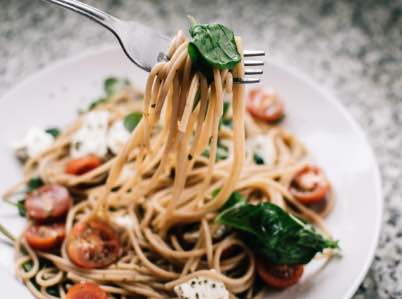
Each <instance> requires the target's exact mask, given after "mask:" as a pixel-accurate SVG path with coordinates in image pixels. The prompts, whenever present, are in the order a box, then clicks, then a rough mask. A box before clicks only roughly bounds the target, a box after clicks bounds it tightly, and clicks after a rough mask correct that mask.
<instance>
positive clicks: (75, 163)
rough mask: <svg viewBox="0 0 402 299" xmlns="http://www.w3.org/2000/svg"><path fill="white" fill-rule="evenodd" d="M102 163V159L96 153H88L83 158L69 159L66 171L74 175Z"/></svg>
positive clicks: (85, 171)
mask: <svg viewBox="0 0 402 299" xmlns="http://www.w3.org/2000/svg"><path fill="white" fill-rule="evenodd" d="M100 165H102V160H101V159H100V158H98V157H97V156H95V155H88V156H85V157H82V158H78V159H73V160H70V161H68V163H67V165H66V168H65V172H66V173H68V174H72V175H81V174H84V173H87V172H89V171H91V170H93V169H95V168H97V167H98V166H100Z"/></svg>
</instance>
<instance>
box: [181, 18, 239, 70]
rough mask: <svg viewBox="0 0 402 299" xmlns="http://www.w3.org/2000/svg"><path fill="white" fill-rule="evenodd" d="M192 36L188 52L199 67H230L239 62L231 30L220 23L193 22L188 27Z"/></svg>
mask: <svg viewBox="0 0 402 299" xmlns="http://www.w3.org/2000/svg"><path fill="white" fill-rule="evenodd" d="M189 32H190V35H191V37H192V40H191V42H190V43H189V46H188V53H189V55H190V58H191V59H192V61H193V63H195V65H196V66H198V67H200V68H205V67H206V66H208V65H209V66H210V67H215V68H218V69H221V70H222V69H232V68H233V67H234V66H235V65H236V64H237V63H239V62H240V60H241V56H240V53H239V52H238V50H237V46H236V41H235V38H234V34H233V32H232V31H231V30H230V29H229V28H227V27H225V26H223V25H221V24H194V25H192V26H191V27H190V30H189Z"/></svg>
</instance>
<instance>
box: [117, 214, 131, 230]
mask: <svg viewBox="0 0 402 299" xmlns="http://www.w3.org/2000/svg"><path fill="white" fill-rule="evenodd" d="M113 222H114V223H116V224H117V225H118V226H121V227H125V228H134V221H133V219H132V218H131V217H130V215H119V216H116V217H114V218H113Z"/></svg>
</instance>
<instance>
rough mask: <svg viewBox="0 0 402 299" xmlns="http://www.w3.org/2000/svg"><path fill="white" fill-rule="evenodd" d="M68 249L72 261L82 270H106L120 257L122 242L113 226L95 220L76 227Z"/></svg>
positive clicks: (81, 223)
mask: <svg viewBox="0 0 402 299" xmlns="http://www.w3.org/2000/svg"><path fill="white" fill-rule="evenodd" d="M66 249H67V255H68V257H69V258H70V260H71V261H72V262H73V263H74V264H76V265H77V266H79V267H81V268H85V269H95V268H105V267H107V266H109V265H110V264H112V263H114V262H115V261H116V260H117V258H118V257H119V254H120V240H119V236H118V234H117V232H116V231H115V230H114V229H113V228H112V227H111V226H109V225H108V224H107V223H105V222H103V221H101V220H96V219H94V220H89V221H84V222H79V223H77V224H76V225H74V227H73V230H72V232H71V234H70V235H69V237H68V240H67V245H66Z"/></svg>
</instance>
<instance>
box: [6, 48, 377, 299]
mask: <svg viewBox="0 0 402 299" xmlns="http://www.w3.org/2000/svg"><path fill="white" fill-rule="evenodd" d="M117 50H120V51H121V49H120V47H118V46H116V45H112V44H107V45H103V46H98V47H91V48H89V49H86V50H83V51H81V52H80V53H71V54H70V55H69V56H68V57H66V58H61V59H57V60H55V61H54V62H50V63H49V64H46V65H45V66H44V67H43V68H42V69H39V70H36V71H33V72H32V73H29V74H27V75H26V76H24V77H22V78H21V80H20V81H19V82H18V83H16V84H12V85H11V86H10V87H9V88H8V89H7V90H6V92H4V93H3V94H2V95H0V102H3V101H5V100H6V99H7V98H10V97H12V96H13V93H15V92H17V91H18V90H19V89H21V88H24V85H27V84H30V82H31V81H33V80H35V78H36V77H38V76H43V75H45V74H46V73H48V72H52V71H53V70H54V69H57V68H58V67H61V66H63V65H66V64H69V63H73V62H75V61H77V60H82V59H85V58H86V57H90V56H93V55H101V54H102V53H104V52H110V51H117ZM122 55H124V53H123V52H122ZM127 63H132V62H130V60H128V59H127ZM269 63H270V64H272V65H274V66H275V67H278V68H279V69H282V70H284V71H285V72H286V73H288V74H290V75H293V76H294V77H296V79H298V80H300V81H301V82H302V83H304V84H306V85H309V87H310V88H312V89H315V90H316V91H318V92H319V93H321V94H322V95H323V97H324V98H325V101H327V102H328V103H329V104H330V105H333V107H335V108H336V109H337V110H338V111H339V112H340V113H341V115H342V116H343V117H344V118H345V119H346V121H347V122H348V123H349V124H350V125H351V128H352V129H353V131H354V133H355V134H357V136H359V138H360V139H361V141H362V143H363V145H364V147H365V148H366V150H367V151H368V157H369V159H370V162H371V167H370V168H372V171H373V172H372V175H373V179H374V186H373V188H374V190H375V198H376V200H375V203H376V204H377V205H378V207H379V208H378V209H376V222H375V231H374V237H373V238H372V240H371V242H370V246H369V248H368V250H367V253H368V254H367V256H366V259H365V261H364V265H363V266H362V267H361V269H360V271H359V274H358V275H357V276H356V278H355V279H354V280H353V283H351V284H350V286H349V287H348V288H347V291H346V292H345V297H344V298H342V299H350V298H352V296H353V295H354V294H355V293H356V291H357V290H358V288H359V286H360V284H361V283H362V282H363V280H364V278H365V276H366V275H367V273H368V271H369V269H370V266H371V265H372V262H373V260H374V256H375V252H376V249H377V247H378V245H379V240H380V234H381V231H382V228H383V216H384V208H385V204H384V194H383V186H382V179H381V175H380V169H379V165H378V161H377V159H376V155H375V153H374V150H373V148H372V146H371V144H370V142H369V140H368V138H367V135H366V133H365V132H364V131H363V129H362V128H361V126H360V125H359V124H358V122H357V121H356V120H355V119H354V118H353V116H352V115H351V113H350V112H349V111H348V110H347V108H346V107H345V106H344V105H343V103H342V102H341V101H340V100H339V97H337V96H335V94H334V93H333V92H332V91H331V90H330V88H329V87H324V86H321V85H319V84H318V83H317V82H316V81H315V80H314V79H313V78H312V77H311V76H309V75H308V74H307V73H305V72H303V70H302V69H299V68H296V67H294V66H290V65H289V64H286V63H285V62H284V61H283V60H282V59H277V58H273V59H270V60H269ZM144 73H146V72H145V71H144Z"/></svg>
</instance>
